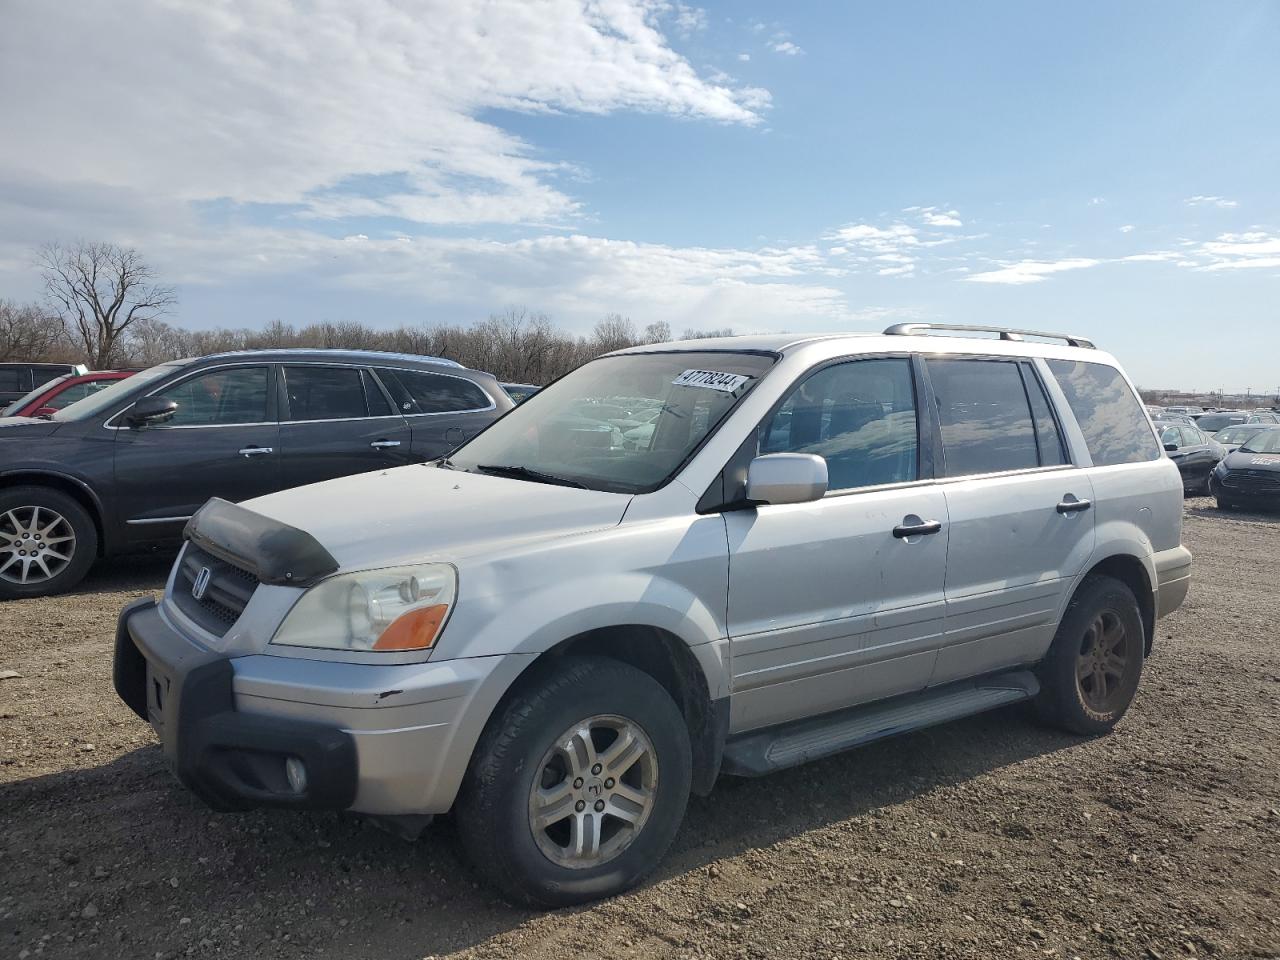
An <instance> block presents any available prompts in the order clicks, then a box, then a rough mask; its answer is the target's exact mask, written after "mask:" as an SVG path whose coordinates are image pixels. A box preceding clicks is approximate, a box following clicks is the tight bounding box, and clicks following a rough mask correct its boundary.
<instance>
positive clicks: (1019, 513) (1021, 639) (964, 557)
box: [927, 357, 1094, 684]
mask: <svg viewBox="0 0 1280 960" xmlns="http://www.w3.org/2000/svg"><path fill="white" fill-rule="evenodd" d="M927 367H928V371H929V380H930V384H931V386H932V390H933V395H934V402H935V404H936V409H937V418H938V424H939V429H940V433H941V440H942V449H941V461H942V462H941V467H940V468H941V471H942V473H943V474H944V476H945V477H946V478H947V482H946V483H945V484H944V486H943V489H944V490H945V492H946V500H947V515H948V517H949V518H950V526H951V536H950V543H949V552H948V556H947V575H946V605H947V619H946V644H945V646H944V647H943V648H942V650H941V651H940V653H939V655H938V662H937V666H936V668H935V670H934V674H933V677H932V681H931V682H932V683H933V684H939V683H946V682H948V681H951V680H958V679H961V678H963V677H968V676H976V675H979V674H982V673H987V672H990V671H992V670H997V669H1000V668H1002V667H1008V666H1015V665H1018V664H1023V663H1029V662H1031V661H1034V660H1037V659H1039V658H1040V656H1042V655H1043V653H1044V651H1045V649H1047V647H1048V645H1049V643H1050V641H1051V640H1052V639H1053V634H1054V631H1055V629H1056V626H1057V616H1058V611H1059V609H1060V606H1061V604H1062V603H1063V602H1064V599H1065V594H1066V591H1067V590H1068V589H1069V588H1070V585H1071V582H1072V578H1073V577H1075V576H1076V574H1078V573H1079V572H1080V571H1081V570H1082V569H1083V567H1084V564H1085V563H1086V562H1087V561H1088V558H1089V556H1090V554H1091V553H1092V551H1093V538H1094V521H1093V513H1092V509H1091V506H1092V499H1093V489H1092V486H1091V485H1090V481H1089V477H1088V475H1087V473H1086V471H1085V470H1083V469H1080V468H1078V467H1076V466H1074V465H1073V464H1071V462H1070V460H1069V458H1068V456H1067V451H1066V445H1065V443H1064V442H1063V435H1062V429H1061V427H1060V425H1059V424H1058V422H1057V419H1056V418H1055V416H1054V414H1053V411H1052V408H1051V406H1050V404H1049V401H1048V399H1047V398H1046V393H1045V390H1044V388H1043V386H1042V384H1041V382H1040V380H1039V377H1038V375H1037V373H1036V370H1035V368H1034V366H1033V365H1032V364H1030V363H1028V362H1025V361H1020V360H1016V359H1004V358H979V357H974V358H965V357H962V358H951V357H946V358H933V359H930V360H929V361H928V363H927Z"/></svg>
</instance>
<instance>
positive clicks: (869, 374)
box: [725, 357, 948, 733]
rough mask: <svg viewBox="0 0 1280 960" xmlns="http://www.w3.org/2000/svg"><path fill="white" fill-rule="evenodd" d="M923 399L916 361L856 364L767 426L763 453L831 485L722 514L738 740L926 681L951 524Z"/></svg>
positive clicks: (835, 371)
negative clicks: (801, 465) (799, 500)
mask: <svg viewBox="0 0 1280 960" xmlns="http://www.w3.org/2000/svg"><path fill="white" fill-rule="evenodd" d="M916 397H917V383H916V381H915V377H914V375H913V369H912V363H911V361H910V359H908V358H906V357H888V358H874V359H865V360H851V361H847V362H842V363H838V364H835V365H831V366H827V367H824V368H822V369H820V370H818V371H817V372H814V373H812V374H810V375H808V376H807V377H806V378H805V379H804V380H802V381H801V383H800V384H799V385H798V386H797V387H796V388H795V389H794V390H793V391H792V392H791V394H790V395H789V396H788V397H787V398H786V399H785V400H784V402H783V403H782V404H781V405H780V406H779V407H778V408H777V409H776V411H775V412H774V413H773V414H771V416H770V417H769V418H768V419H767V421H766V423H765V424H763V425H762V427H761V430H760V443H759V450H760V452H761V453H781V452H798V453H812V454H816V455H818V456H821V457H823V458H825V459H826V461H827V469H828V473H829V477H830V485H829V492H828V493H827V495H826V497H824V498H823V499H822V500H819V501H816V502H814V503H806V504H789V505H779V506H769V505H765V506H760V507H757V508H755V509H751V510H738V511H732V512H729V513H726V514H725V522H726V523H727V525H728V535H729V611H728V615H729V636H730V651H731V657H732V671H733V697H732V710H731V730H732V731H733V732H735V733H736V732H740V731H742V730H749V729H753V728H756V727H762V726H768V725H770V724H774V723H780V722H783V721H787V720H793V719H796V718H799V717H804V716H810V715H814V714H819V713H823V712H827V711H830V710H837V709H839V708H841V707H846V706H850V705H852V704H855V703H863V702H866V701H870V700H877V699H880V698H883V697H889V696H893V695H895V694H900V693H907V692H910V691H914V690H919V689H921V688H923V687H924V686H925V684H926V683H927V682H928V680H929V676H930V674H931V673H932V671H933V665H934V660H935V659H936V657H937V648H938V646H939V645H940V643H941V641H942V633H943V625H944V613H945V609H944V599H943V585H944V578H945V572H946V560H947V538H948V523H947V516H946V501H945V498H944V495H943V493H942V491H941V489H940V488H939V487H938V486H936V485H935V484H934V483H933V482H932V479H931V475H930V474H931V467H929V466H927V461H926V466H925V467H924V468H922V457H921V445H920V440H919V429H918V418H917V410H918V404H917V402H916ZM913 531H914V532H913Z"/></svg>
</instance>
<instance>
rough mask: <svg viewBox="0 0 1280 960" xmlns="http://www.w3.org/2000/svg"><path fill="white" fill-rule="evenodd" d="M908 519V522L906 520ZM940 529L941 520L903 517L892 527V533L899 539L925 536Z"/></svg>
mask: <svg viewBox="0 0 1280 960" xmlns="http://www.w3.org/2000/svg"><path fill="white" fill-rule="evenodd" d="M907 520H910V521H911V522H910V523H907V522H906V521H907ZM941 529H942V521H941V520H921V519H919V518H918V517H904V518H903V522H902V523H900V524H898V525H897V526H896V527H894V528H893V535H894V536H895V537H897V538H898V539H899V540H905V539H906V538H907V537H927V536H930V535H931V534H935V533H937V532H938V531H939V530H941Z"/></svg>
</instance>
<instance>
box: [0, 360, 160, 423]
mask: <svg viewBox="0 0 1280 960" xmlns="http://www.w3.org/2000/svg"><path fill="white" fill-rule="evenodd" d="M135 373H137V371H136V370H93V371H90V372H89V373H81V374H74V373H69V374H66V375H65V376H61V377H56V378H55V379H53V380H50V381H48V382H47V383H42V384H40V386H38V387H36V388H35V389H34V390H32V391H31V392H30V393H28V394H27V395H26V396H24V397H19V398H18V399H17V400H15V401H13V403H11V404H9V406H7V407H5V408H4V411H3V413H0V417H47V416H49V415H50V414H53V413H57V412H58V411H59V410H61V409H62V408H63V407H69V406H71V404H73V403H75V402H76V401H77V400H83V399H84V398H85V397H88V396H91V395H92V394H95V393H97V392H98V391H99V390H101V389H103V388H104V387H107V386H110V385H111V384H112V383H113V382H114V381H116V380H123V379H125V378H126V377H131V376H133V375H134V374H135Z"/></svg>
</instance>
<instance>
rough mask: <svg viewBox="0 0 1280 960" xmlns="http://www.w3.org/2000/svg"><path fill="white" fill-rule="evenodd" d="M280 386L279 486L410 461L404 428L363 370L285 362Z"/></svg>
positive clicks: (298, 484)
mask: <svg viewBox="0 0 1280 960" xmlns="http://www.w3.org/2000/svg"><path fill="white" fill-rule="evenodd" d="M280 385H281V386H280V404H281V410H282V411H283V412H282V414H281V418H280V419H281V423H280V448H281V453H282V459H281V466H280V469H281V484H282V485H283V486H284V487H297V486H302V485H303V484H307V483H317V482H319V481H321V480H331V479H333V478H334V477H345V476H348V475H350V474H353V473H364V472H366V471H369V470H382V469H385V468H387V467H399V466H403V465H404V464H406V463H410V462H412V459H413V453H412V450H411V443H410V439H411V438H410V434H409V427H408V425H407V424H406V423H405V420H404V417H402V416H400V414H399V413H397V412H396V411H395V410H394V409H392V406H391V402H390V400H389V399H388V398H387V396H386V395H385V394H384V393H383V390H382V388H381V387H380V386H379V385H378V382H377V381H376V380H375V379H374V377H373V375H372V374H371V373H370V371H369V370H368V369H365V368H362V367H358V366H350V365H339V364H332V365H331V364H285V365H284V366H282V367H281V368H280Z"/></svg>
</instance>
